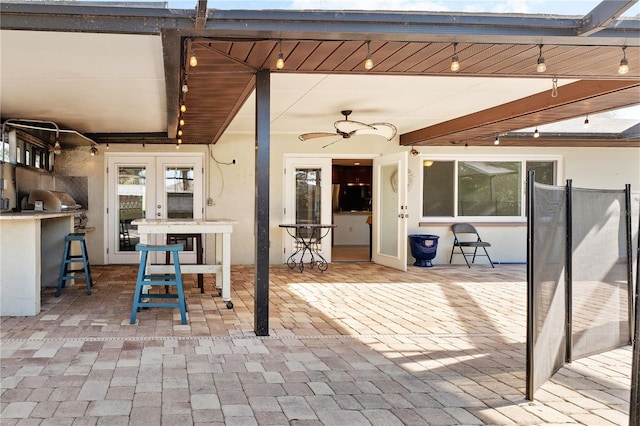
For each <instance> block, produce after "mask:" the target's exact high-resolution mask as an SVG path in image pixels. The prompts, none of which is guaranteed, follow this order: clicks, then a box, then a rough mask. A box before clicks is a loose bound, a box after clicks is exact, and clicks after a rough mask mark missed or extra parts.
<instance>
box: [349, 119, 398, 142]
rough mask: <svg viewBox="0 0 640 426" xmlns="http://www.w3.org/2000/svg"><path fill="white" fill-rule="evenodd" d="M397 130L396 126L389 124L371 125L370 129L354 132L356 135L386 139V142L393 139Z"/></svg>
mask: <svg viewBox="0 0 640 426" xmlns="http://www.w3.org/2000/svg"><path fill="white" fill-rule="evenodd" d="M397 132H398V130H397V129H396V126H394V125H393V124H390V123H372V124H371V126H370V128H366V129H358V130H356V135H377V136H382V137H384V138H386V139H387V140H388V141H390V140H391V139H393V137H394V136H395V135H396V133H397Z"/></svg>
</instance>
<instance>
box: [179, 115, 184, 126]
mask: <svg viewBox="0 0 640 426" xmlns="http://www.w3.org/2000/svg"><path fill="white" fill-rule="evenodd" d="M179 123H180V126H181V127H182V126H184V118H182V117H180V121H179Z"/></svg>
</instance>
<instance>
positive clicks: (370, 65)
mask: <svg viewBox="0 0 640 426" xmlns="http://www.w3.org/2000/svg"><path fill="white" fill-rule="evenodd" d="M371 68H373V59H371V41H367V58H366V59H365V61H364V69H366V70H370V69H371Z"/></svg>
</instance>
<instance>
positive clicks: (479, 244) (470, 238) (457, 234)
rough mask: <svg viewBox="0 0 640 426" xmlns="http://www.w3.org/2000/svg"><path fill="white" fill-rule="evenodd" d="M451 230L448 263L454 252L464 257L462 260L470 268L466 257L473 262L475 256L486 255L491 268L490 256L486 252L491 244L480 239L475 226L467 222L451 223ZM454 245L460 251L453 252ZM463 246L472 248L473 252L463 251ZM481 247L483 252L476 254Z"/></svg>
mask: <svg viewBox="0 0 640 426" xmlns="http://www.w3.org/2000/svg"><path fill="white" fill-rule="evenodd" d="M451 230H452V231H453V238H454V240H453V247H452V248H451V256H450V257H449V263H451V260H452V259H453V255H454V254H461V255H462V256H463V257H464V261H465V262H466V263H467V266H468V267H469V268H471V265H470V264H469V261H468V260H467V257H471V258H472V259H471V263H475V261H476V256H486V258H487V259H489V263H490V264H491V267H492V268H495V266H493V262H492V261H491V257H489V252H487V247H491V244H490V243H488V242H487V241H482V239H481V238H480V234H478V231H477V230H476V228H475V227H474V226H473V225H471V224H469V223H455V224H453V225H451ZM456 247H457V248H458V250H460V253H455V250H456ZM463 247H467V248H473V253H470V252H465V251H464V248H463ZM479 248H481V249H482V250H484V254H478V249H479Z"/></svg>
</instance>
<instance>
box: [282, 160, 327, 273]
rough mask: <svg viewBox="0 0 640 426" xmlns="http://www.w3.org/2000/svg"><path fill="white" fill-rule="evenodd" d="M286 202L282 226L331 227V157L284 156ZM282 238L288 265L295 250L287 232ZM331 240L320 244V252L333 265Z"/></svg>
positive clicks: (325, 239)
mask: <svg viewBox="0 0 640 426" xmlns="http://www.w3.org/2000/svg"><path fill="white" fill-rule="evenodd" d="M283 202H284V214H283V223H299V224H331V223H332V218H331V158H329V157H327V158H318V157H285V179H284V200H283ZM299 232H305V230H304V229H303V230H300V231H299ZM330 232H332V231H330ZM305 237H306V236H305ZM283 238H284V240H283V244H284V256H283V261H285V262H286V259H288V258H289V256H290V255H291V253H293V252H295V251H296V247H295V242H294V240H293V238H291V237H290V236H289V235H288V234H287V233H286V231H285V232H283ZM331 240H332V235H331V234H329V235H327V236H326V237H325V238H323V239H322V240H321V241H320V244H319V245H318V252H319V253H320V254H321V255H322V256H323V257H324V258H325V260H326V261H327V262H331ZM304 260H305V262H306V261H309V259H304ZM296 262H300V259H296Z"/></svg>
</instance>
